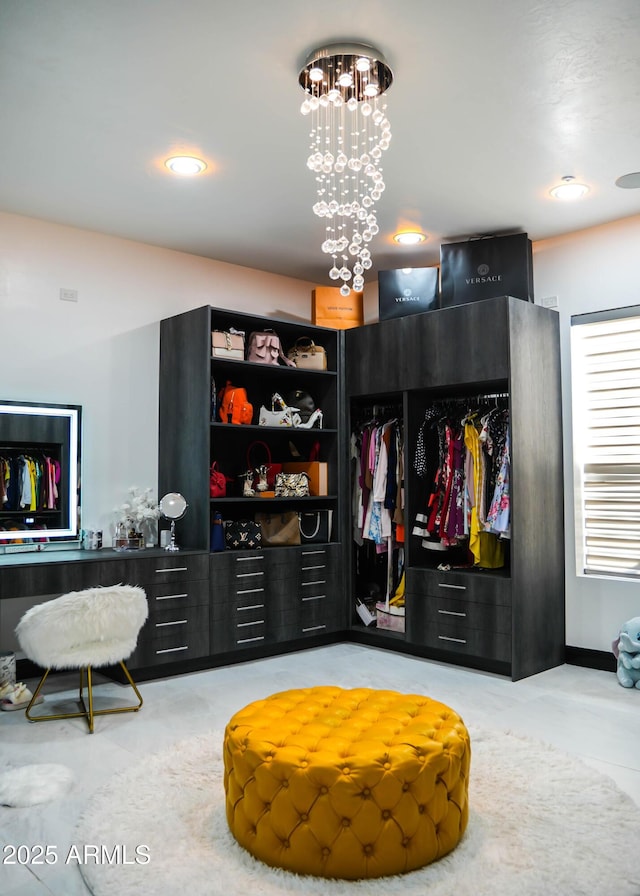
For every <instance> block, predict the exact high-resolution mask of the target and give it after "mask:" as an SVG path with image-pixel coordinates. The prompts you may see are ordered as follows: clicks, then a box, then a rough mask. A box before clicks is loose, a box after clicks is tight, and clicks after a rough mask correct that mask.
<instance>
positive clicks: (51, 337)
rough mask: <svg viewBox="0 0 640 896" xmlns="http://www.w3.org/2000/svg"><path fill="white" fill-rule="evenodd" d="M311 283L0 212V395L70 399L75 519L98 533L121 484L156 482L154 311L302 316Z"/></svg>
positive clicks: (306, 315) (157, 314)
mask: <svg viewBox="0 0 640 896" xmlns="http://www.w3.org/2000/svg"><path fill="white" fill-rule="evenodd" d="M312 287H313V284H310V283H305V282H303V281H300V280H293V279H291V278H288V277H279V276H276V275H273V274H266V273H262V272H259V271H254V270H251V269H249V268H243V267H239V266H236V265H230V264H225V263H222V262H216V261H212V260H210V259H205V258H199V257H197V256H193V255H187V254H185V253H181V252H173V251H170V250H167V249H158V248H154V247H152V246H147V245H143V244H140V243H135V242H131V241H128V240H122V239H117V238H114V237H109V236H103V235H100V234H97V233H92V232H89V231H83V230H77V229H74V228H71V227H62V226H59V225H55V224H49V223H45V222H43V221H38V220H34V219H31V218H25V217H21V216H17V215H7V214H1V213H0V399H4V400H18V401H23V400H24V401H46V402H55V403H59V404H64V403H69V404H79V405H82V410H83V441H82V485H83V489H82V524H83V526H84V527H85V528H101V529H103V530H104V532H105V536H106V534H107V532H109V531H110V527H111V526H112V525H113V522H114V520H115V515H114V513H113V511H114V508H115V507H116V506H117V505H118V504H121V503H122V501H124V500H125V497H126V490H127V488H128V487H129V486H130V485H137V486H139V487H141V488H146V487H147V486H152V487H153V488H154V489H155V487H156V483H157V468H158V463H157V456H158V349H159V332H160V327H159V321H160V320H161V319H162V318H164V317H169V316H171V315H173V314H177V313H180V312H181V311H186V310H188V309H190V308H197V307H200V306H202V305H214V306H222V307H225V308H234V309H237V310H238V311H249V312H253V313H258V314H264V315H267V316H270V315H272V316H274V317H286V318H289V319H300V320H304V321H309V320H310V315H311V289H312ZM61 288H65V289H75V290H77V291H78V302H77V304H76V303H71V302H63V301H60V297H59V296H60V289H61ZM106 543H107V544H109V543H110V542H109V541H108V540H106Z"/></svg>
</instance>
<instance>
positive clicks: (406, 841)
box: [402, 837, 411, 849]
mask: <svg viewBox="0 0 640 896" xmlns="http://www.w3.org/2000/svg"><path fill="white" fill-rule="evenodd" d="M410 843H411V837H403V838H402V845H403V846H404V847H405V849H406V847H407V846H409V844H410Z"/></svg>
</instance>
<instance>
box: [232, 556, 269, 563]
mask: <svg viewBox="0 0 640 896" xmlns="http://www.w3.org/2000/svg"><path fill="white" fill-rule="evenodd" d="M253 560H264V557H263V556H262V555H261V554H256V556H255V557H236V563H251V562H252V561H253Z"/></svg>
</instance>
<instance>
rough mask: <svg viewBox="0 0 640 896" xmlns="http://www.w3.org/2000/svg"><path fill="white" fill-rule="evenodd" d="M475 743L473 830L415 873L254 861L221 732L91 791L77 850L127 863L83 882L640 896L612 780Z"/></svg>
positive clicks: (173, 888)
mask: <svg viewBox="0 0 640 896" xmlns="http://www.w3.org/2000/svg"><path fill="white" fill-rule="evenodd" d="M470 734H471V743H472V764H471V781H470V788H469V793H470V807H471V809H470V816H469V825H468V828H467V831H466V833H465V836H464V838H463V839H462V841H461V843H460V844H459V845H458V847H457V848H456V849H455V850H454V851H453V852H452V853H451V854H450V855H449V856H447V857H445V858H444V859H441V860H440V861H439V862H436V863H434V864H432V865H428V866H427V867H426V868H422V869H420V870H419V871H414V872H412V873H410V874H405V875H401V876H397V877H385V878H379V879H377V880H369V881H355V882H347V881H340V880H338V881H336V880H324V879H319V878H314V877H299V876H297V875H294V874H290V873H289V872H285V871H281V870H277V869H272V868H269V867H268V866H266V865H263V864H262V863H260V862H258V861H256V860H255V859H253V858H252V857H251V856H250V855H249V854H248V853H246V852H245V851H244V850H243V849H242V848H241V847H239V846H238V844H237V843H236V842H235V840H234V839H233V837H232V836H231V834H230V833H229V830H228V828H227V822H226V818H225V813H224V793H223V784H222V759H221V744H222V735H221V734H219V733H215V734H211V735H210V736H207V737H199V738H194V739H191V740H188V741H184V742H182V743H179V744H176V745H175V746H174V747H173V748H172V749H171V750H168V751H166V752H163V753H159V754H157V755H155V756H152V757H150V758H149V759H148V760H145V762H144V763H142V764H141V765H139V766H137V767H136V768H134V769H131V770H129V771H127V772H125V773H124V774H122V775H121V776H119V777H117V778H115V779H114V780H112V781H111V782H110V783H109V784H108V785H107V786H106V787H103V788H102V790H101V791H99V792H98V793H97V794H96V796H95V797H94V799H93V800H92V802H91V805H90V807H89V809H88V811H87V812H86V813H85V815H84V817H83V818H82V819H81V821H80V823H79V825H78V828H77V831H76V842H78V843H91V844H101V845H103V846H105V847H107V849H109V850H112V848H113V847H114V846H116V845H121V846H124V847H125V851H126V858H127V863H126V864H125V863H124V862H123V861H122V859H123V858H124V855H125V853H123V851H122V849H121V852H120V856H121V861H120V862H119V863H117V864H115V863H114V864H109V863H108V862H107V863H103V864H89V865H84V866H82V869H81V870H82V873H83V876H84V878H85V880H86V882H87V884H88V886H89V887H90V889H91V891H92V893H93V894H94V896H116V894H117V896H138V894H139V896H166V894H168V893H187V894H189V896H236V894H241V893H244V894H252V896H291V894H293V896H321V894H322V896H352V894H353V896H378V894H379V896H452V894H455V896H548V894H561V896H638V894H640V862H639V861H638V848H639V844H640V808H638V806H636V805H635V803H634V802H633V801H632V800H631V799H630V798H629V797H627V796H626V795H625V794H623V793H622V792H621V791H619V790H618V788H617V787H616V786H615V784H614V783H613V782H612V781H611V779H610V778H607V777H605V776H604V775H600V774H599V773H598V772H595V771H593V770H592V769H590V768H589V767H588V766H586V765H584V764H583V763H581V762H578V761H576V760H574V759H572V758H570V757H568V756H566V755H564V754H563V753H560V752H558V751H557V750H555V749H553V748H551V747H547V746H546V745H544V744H540V743H537V742H534V741H531V740H525V739H522V738H518V737H515V736H513V735H511V734H507V733H500V732H492V731H486V730H482V731H474V730H473V729H470ZM141 847H146V849H141ZM136 849H138V852H137V854H136ZM136 855H137V857H138V858H137V861H136ZM147 857H148V861H147Z"/></svg>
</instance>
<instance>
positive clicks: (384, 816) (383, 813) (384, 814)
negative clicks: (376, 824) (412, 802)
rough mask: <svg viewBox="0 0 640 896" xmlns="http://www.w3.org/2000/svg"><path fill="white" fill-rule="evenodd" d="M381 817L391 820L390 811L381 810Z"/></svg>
mask: <svg viewBox="0 0 640 896" xmlns="http://www.w3.org/2000/svg"><path fill="white" fill-rule="evenodd" d="M382 817H383V818H391V811H390V810H389V809H383V810H382Z"/></svg>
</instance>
